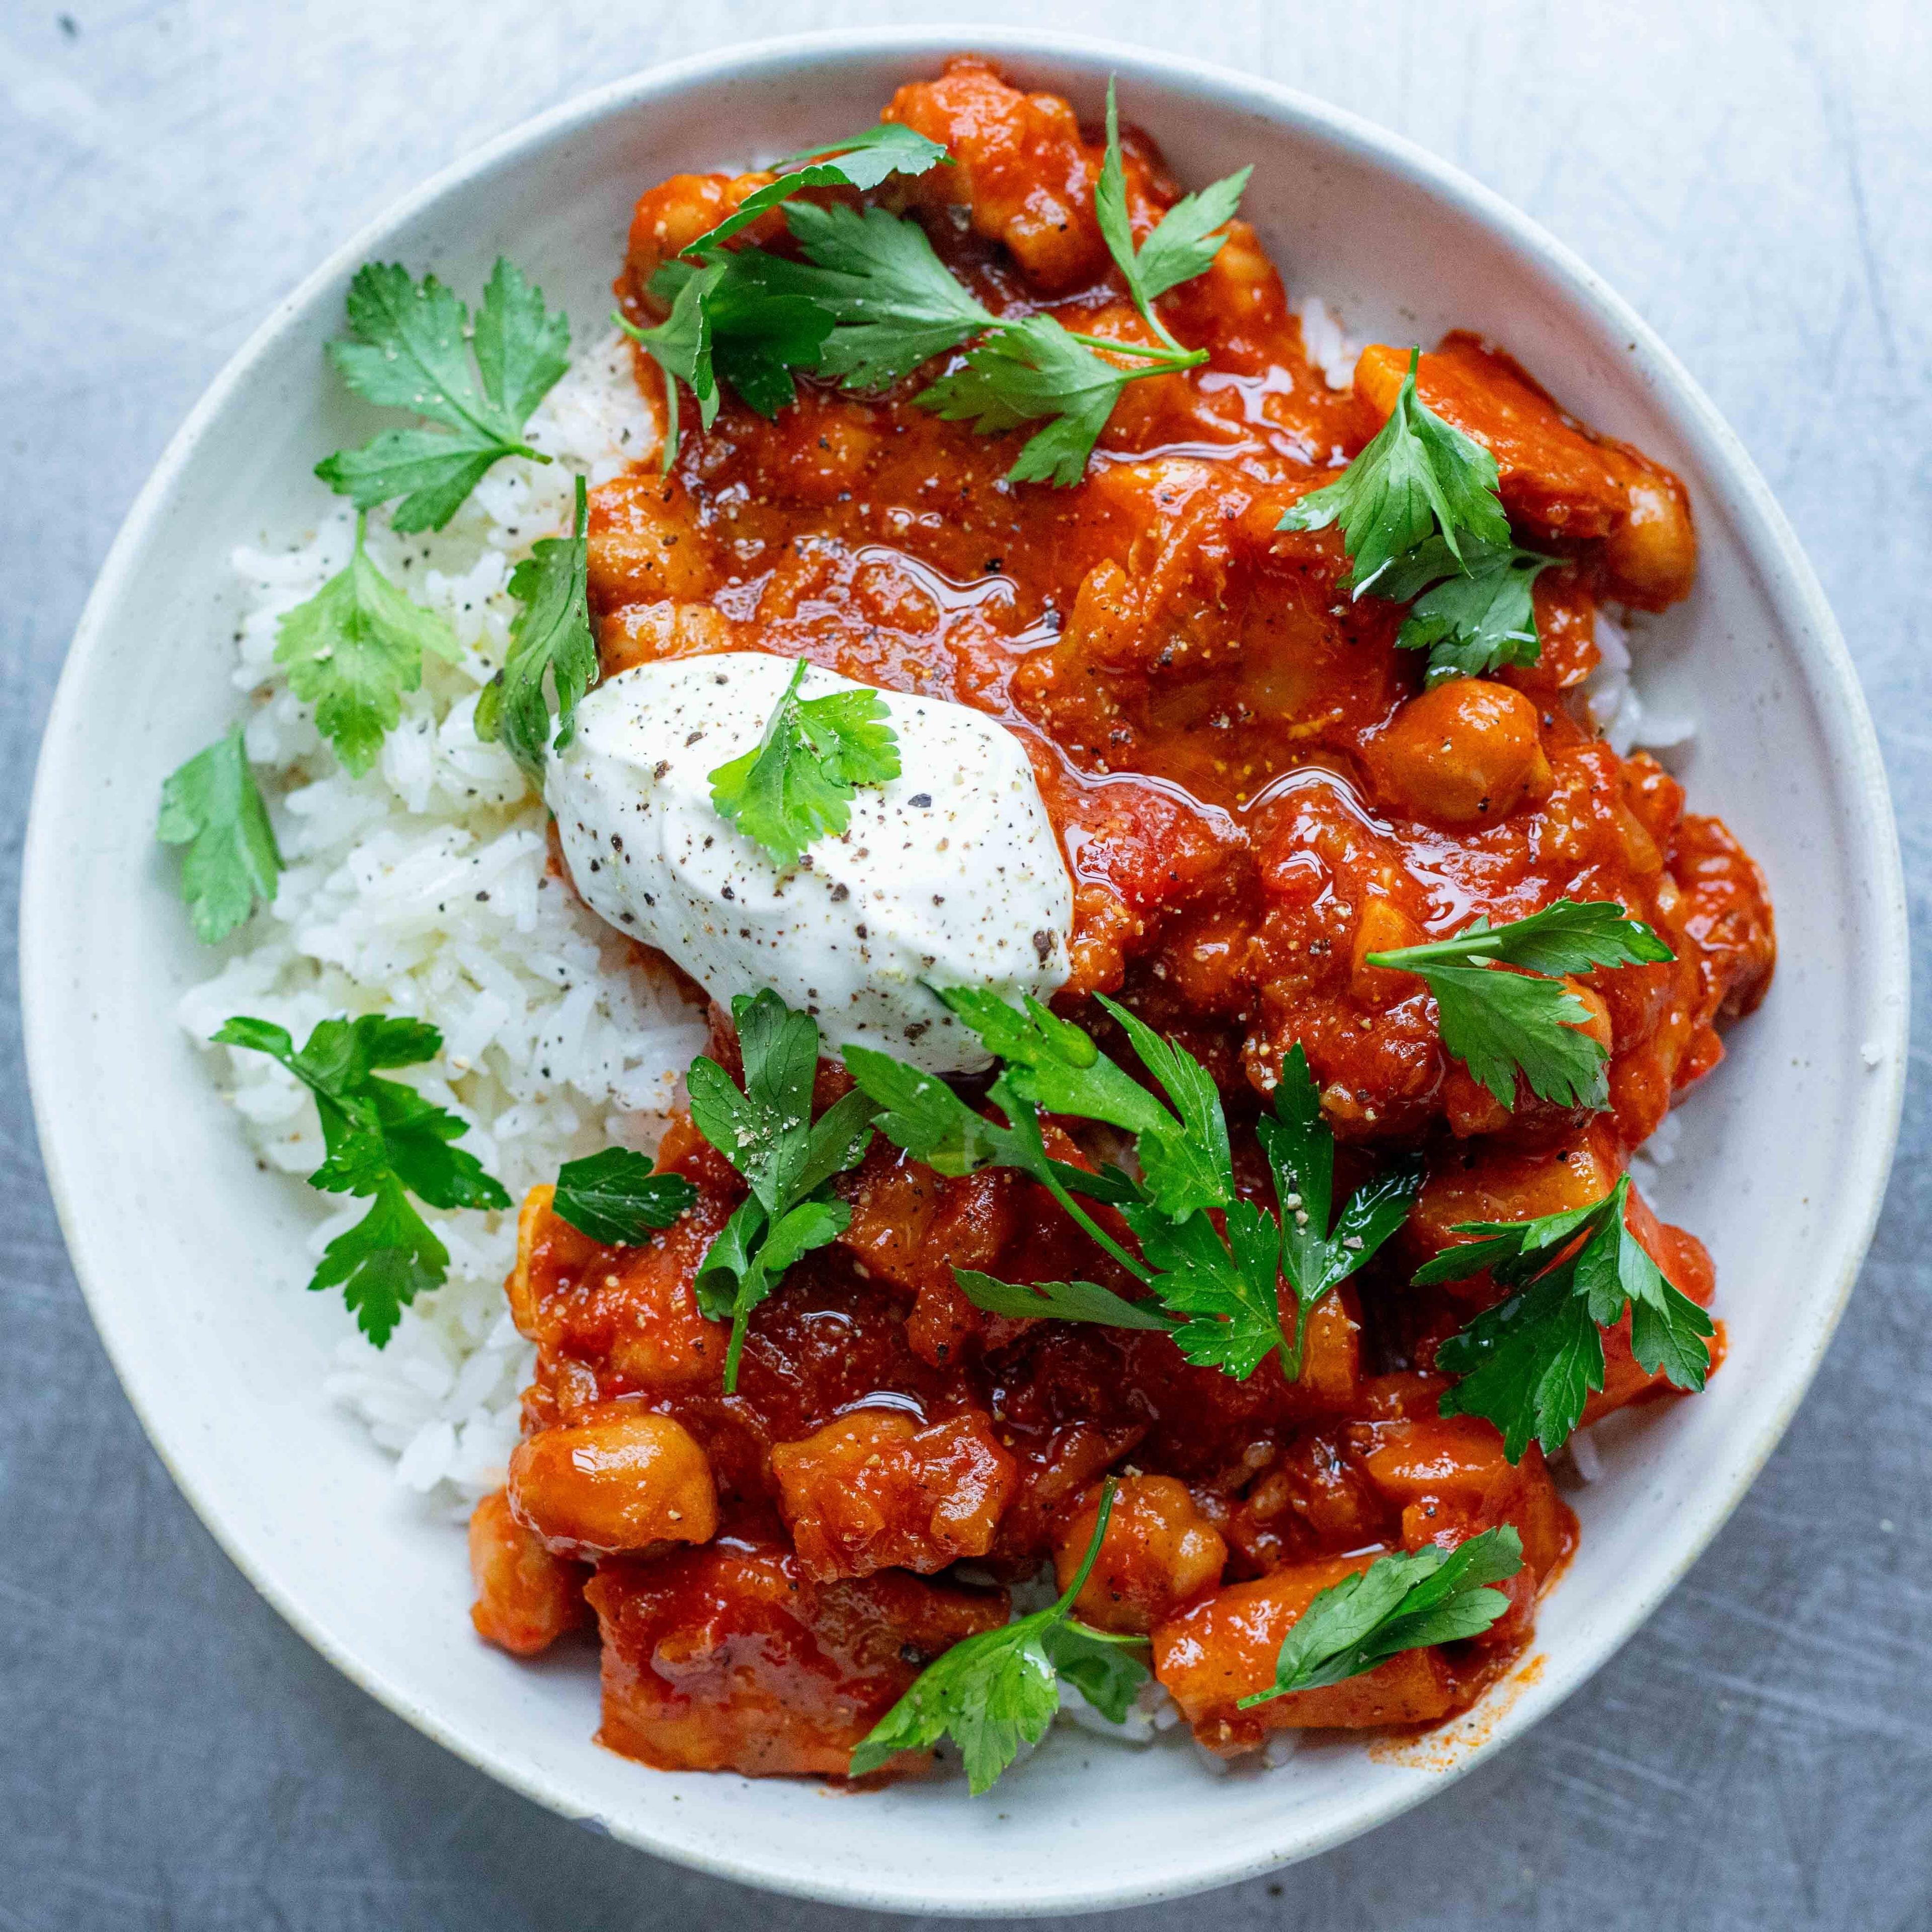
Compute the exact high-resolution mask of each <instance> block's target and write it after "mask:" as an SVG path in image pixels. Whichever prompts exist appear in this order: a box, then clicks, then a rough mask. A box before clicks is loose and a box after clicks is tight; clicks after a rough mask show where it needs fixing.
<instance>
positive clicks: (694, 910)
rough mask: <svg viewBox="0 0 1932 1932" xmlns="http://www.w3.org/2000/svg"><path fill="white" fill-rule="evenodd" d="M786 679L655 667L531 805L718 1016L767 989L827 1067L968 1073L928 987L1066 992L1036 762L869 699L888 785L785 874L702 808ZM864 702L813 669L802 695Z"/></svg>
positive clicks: (909, 703)
mask: <svg viewBox="0 0 1932 1932" xmlns="http://www.w3.org/2000/svg"><path fill="white" fill-rule="evenodd" d="M792 669H793V664H792V661H790V660H789V659H787V658H778V657H772V656H770V655H767V654H766V653H765V652H762V651H731V652H722V653H720V654H718V655H714V656H709V657H691V658H666V659H663V660H661V661H657V662H655V663H652V664H640V665H638V666H637V667H635V668H634V669H633V670H627V671H624V672H621V673H619V675H618V676H616V677H613V678H612V679H610V680H609V682H607V683H604V684H601V685H598V687H597V688H595V690H594V691H592V692H591V693H590V694H589V696H588V697H586V698H585V699H584V700H583V702H582V703H580V705H579V706H577V730H576V735H575V736H574V739H572V741H571V743H570V744H569V745H568V746H567V747H566V748H565V749H564V750H562V751H559V752H557V753H556V754H553V757H552V758H551V760H550V771H549V775H548V778H547V781H546V783H545V785H544V796H545V798H546V799H547V801H548V803H549V805H550V810H551V811H553V812H554V813H555V814H556V823H557V831H558V834H559V838H561V840H562V846H563V850H564V856H565V858H566V859H568V862H569V865H570V871H571V877H572V878H573V879H574V880H575V882H576V885H577V890H578V892H580V893H581V894H582V895H583V898H584V899H585V900H586V902H587V903H588V904H589V905H590V906H591V907H592V909H593V910H595V912H597V913H598V915H599V916H601V917H602V918H604V919H607V920H608V921H609V922H610V924H611V925H613V926H616V928H617V929H618V930H619V932H625V933H628V934H629V935H631V937H632V938H637V939H640V940H642V941H644V942H645V943H646V944H648V945H651V946H655V947H657V948H658V950H660V951H661V952H663V953H667V954H668V955H669V956H670V958H671V959H673V960H675V961H676V962H677V964H678V965H679V966H681V967H682V968H683V969H684V970H685V971H686V972H687V973H688V974H690V975H691V977H692V978H693V979H694V980H697V982H698V983H700V985H701V986H703V988H704V989H705V991H706V992H707V993H709V995H711V997H712V998H713V999H714V1000H716V1001H718V1002H719V1003H720V1004H726V1005H728V1004H729V1003H730V998H731V996H732V995H733V994H735V993H749V992H755V991H756V990H757V989H758V988H759V987H760V986H769V987H770V988H772V990H773V991H774V992H776V993H778V995H779V996H780V997H781V998H783V1000H784V1002H785V1004H787V1006H790V1007H796V1008H799V1009H800V1010H802V1011H804V1012H806V1013H811V1015H812V1016H814V1018H815V1019H817V1022H818V1025H819V1029H820V1033H821V1034H822V1035H823V1038H824V1041H825V1043H826V1050H827V1051H828V1052H836V1050H837V1049H838V1048H840V1047H841V1046H850V1045H853V1044H856V1045H859V1046H871V1047H876V1048H877V1049H879V1050H880V1051H881V1052H886V1053H890V1054H892V1055H895V1056H896V1057H897V1058H900V1059H901V1060H904V1061H909V1062H910V1064H912V1065H913V1066H915V1067H919V1068H920V1069H921V1070H922V1071H924V1072H926V1073H971V1072H975V1071H977V1070H980V1069H981V1068H983V1067H986V1066H987V1065H989V1064H990V1061H989V1056H988V1055H986V1052H984V1051H983V1049H981V1047H980V1043H979V1041H978V1040H977V1038H976V1037H974V1035H973V1034H971V1032H970V1031H968V1030H967V1028H965V1027H964V1026H963V1025H961V1024H960V1022H959V1021H958V1020H957V1019H955V1018H954V1017H953V1014H952V1013H950V1011H949V1010H947V1007H946V1006H945V1005H944V1003H943V1002H942V1001H941V1000H940V999H939V998H938V996H937V995H935V994H934V993H933V992H931V991H930V990H929V989H930V988H931V987H932V986H983V987H986V988H987V989H989V990H991V991H992V992H995V993H997V994H998V995H1000V997H1001V998H1003V999H1006V1000H1017V999H1018V998H1019V996H1020V995H1022V994H1025V993H1031V994H1032V995H1034V997H1035V998H1039V999H1045V998H1046V997H1047V996H1048V995H1049V994H1051V993H1052V992H1055V990H1056V989H1058V988H1059V987H1061V986H1064V985H1065V983H1066V982H1067V974H1068V965H1069V962H1068V954H1067V947H1068V941H1069V939H1070V935H1071V932H1072V929H1073V885H1072V882H1071V881H1070V880H1069V878H1068V877H1067V868H1066V865H1065V864H1064V862H1063V861H1062V859H1061V854H1060V846H1059V842H1058V840H1057V839H1056V838H1055V836H1054V832H1053V827H1052V823H1051V822H1050V821H1049V819H1048V817H1047V815H1046V806H1045V805H1044V804H1043V802H1041V799H1040V787H1039V786H1038V785H1037V784H1036V783H1035V781H1034V775H1033V767H1032V766H1031V764H1030V763H1028V759H1027V755H1026V753H1025V751H1024V750H1023V749H1022V747H1021V745H1020V743H1019V739H1016V737H1015V736H1013V733H1011V732H1010V731H1008V730H1006V729H1005V728H1004V727H1003V726H1002V725H1001V724H998V723H996V722H995V721H994V720H993V719H992V718H988V717H986V716H985V715H983V713H981V712H977V711H973V710H970V709H968V708H967V707H966V706H965V705H961V704H953V703H949V702H947V700H944V699H942V698H935V697H916V696H913V695H910V694H907V693H905V692H903V691H880V693H879V695H880V697H881V698H883V700H884V701H885V705H886V710H887V712H888V713H889V718H890V721H891V724H892V729H893V730H894V731H895V733H897V734H898V751H899V769H900V775H899V776H898V778H894V779H892V780H891V781H889V783H887V784H883V785H861V786H860V787H858V789H857V790H856V793H855V794H854V796H853V801H852V817H851V823H850V825H849V826H847V829H845V831H844V832H843V833H841V834H840V835H838V836H837V837H835V838H821V839H820V840H819V841H817V843H816V844H814V845H813V846H812V847H811V848H810V849H809V850H808V851H807V852H806V853H805V856H804V857H803V858H802V859H801V860H800V861H799V864H798V865H797V866H796V868H790V869H787V868H782V867H781V866H780V865H779V864H778V862H777V860H775V859H773V858H772V856H771V855H770V854H769V853H768V852H766V850H765V849H764V848H763V846H761V845H760V844H757V841H755V840H753V839H751V838H747V837H746V836H745V835H744V834H743V833H742V832H740V831H739V829H737V827H736V826H734V825H733V824H732V823H730V821H729V820H727V819H724V818H722V817H720V816H719V815H718V813H717V811H715V809H714V808H713V807H712V803H711V779H710V774H711V773H712V772H713V771H715V769H717V768H718V766H720V765H721V764H724V763H727V761H728V760H730V759H733V758H735V757H739V755H740V754H742V753H744V752H745V751H750V750H751V749H752V748H754V746H755V745H757V742H758V741H759V740H760V738H762V737H763V735H764V730H765V724H766V720H767V719H768V718H769V717H770V715H771V713H772V709H773V707H774V706H775V705H776V704H777V703H778V700H779V698H780V697H781V696H782V695H783V694H784V689H785V686H786V685H787V683H788V682H790V677H791V673H792ZM862 688H866V687H863V686H860V685H855V684H854V683H853V682H852V681H851V680H850V679H848V678H844V677H841V676H838V674H837V673H835V672H832V671H827V670H819V669H817V667H808V669H807V670H806V672H805V679H804V682H803V684H802V686H801V687H800V689H799V696H800V697H802V698H813V697H824V696H826V694H828V693H829V692H832V691H853V690H858V689H862Z"/></svg>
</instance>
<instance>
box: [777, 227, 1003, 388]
mask: <svg viewBox="0 0 1932 1932" xmlns="http://www.w3.org/2000/svg"><path fill="white" fill-rule="evenodd" d="M785 225H786V226H787V227H788V228H790V230H791V232H792V234H793V237H794V238H795V239H796V241H797V242H798V244H799V247H800V248H802V249H803V250H804V251H805V256H806V258H807V259H806V262H805V263H785V264H783V265H782V266H783V267H784V269H787V270H788V271H789V272H790V279H789V280H788V281H785V282H784V284H782V286H783V287H786V288H788V289H795V290H797V291H799V293H801V294H802V295H804V296H808V298H809V299H811V302H813V303H814V304H815V305H817V307H818V308H820V310H821V311H823V312H824V313H825V314H827V315H829V317H831V318H832V321H833V322H834V323H835V324H836V325H837V326H836V327H835V328H834V329H833V330H832V332H831V333H830V334H829V335H828V336H826V338H825V344H824V347H823V350H822V351H821V353H820V359H819V363H818V372H819V374H820V375H823V376H826V377H830V378H831V379H832V380H835V381H836V382H838V383H841V385H843V386H844V387H845V388H846V389H856V390H864V391H873V390H879V389H889V388H890V387H891V386H892V384H893V383H902V382H904V380H905V379H906V378H907V377H908V376H910V374H912V372H913V371H914V370H915V369H916V368H918V367H919V365H920V364H921V363H922V362H928V361H929V360H930V359H932V357H933V356H943V355H944V353H946V352H947V350H949V349H956V348H957V347H959V344H961V343H962V342H965V341H968V340H970V339H971V338H972V337H974V336H975V335H981V334H983V332H985V331H986V330H987V329H997V328H998V326H999V318H998V317H997V316H995V314H993V313H992V311H990V310H989V309H987V308H984V307H983V306H982V305H981V304H980V302H978V301H977V300H976V299H974V296H973V294H972V293H971V290H968V288H967V287H965V284H963V283H962V282H960V281H959V280H957V279H956V278H955V277H954V275H953V274H952V272H951V271H950V270H949V269H947V266H946V265H945V263H943V262H942V261H941V260H940V259H939V257H938V256H937V255H935V254H934V253H933V251H932V243H931V242H929V241H928V240H927V239H926V230H925V229H923V228H922V227H921V226H919V223H917V222H916V221H912V220H903V219H901V217H899V216H898V215H895V214H889V213H887V211H886V210H885V209H884V208H862V209H855V208H846V207H843V206H838V205H835V206H832V207H830V208H817V207H814V205H812V204H811V202H799V203H797V204H796V205H795V206H793V207H790V208H787V209H786V210H785ZM773 259H775V258H773Z"/></svg>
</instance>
